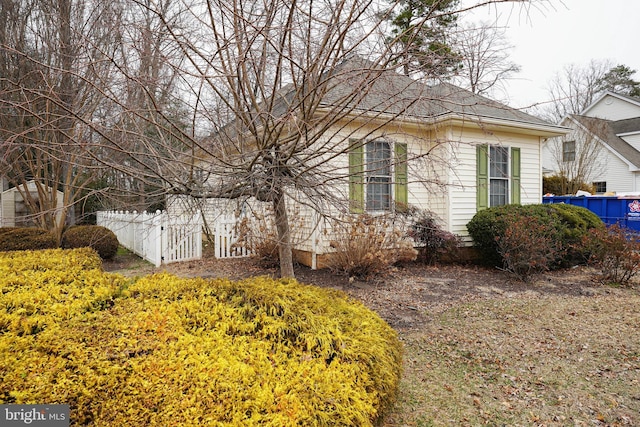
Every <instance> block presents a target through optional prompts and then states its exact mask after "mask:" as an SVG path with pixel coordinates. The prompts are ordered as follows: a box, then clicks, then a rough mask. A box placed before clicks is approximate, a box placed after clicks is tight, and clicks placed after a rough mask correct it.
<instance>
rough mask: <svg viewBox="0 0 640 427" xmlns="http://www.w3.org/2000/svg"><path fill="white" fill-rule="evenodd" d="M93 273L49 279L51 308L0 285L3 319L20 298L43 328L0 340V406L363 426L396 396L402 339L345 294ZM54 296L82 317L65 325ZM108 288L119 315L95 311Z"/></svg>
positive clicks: (204, 422) (192, 421) (185, 422)
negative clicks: (39, 318) (38, 315)
mask: <svg viewBox="0 0 640 427" xmlns="http://www.w3.org/2000/svg"><path fill="white" fill-rule="evenodd" d="M71 254H72V256H77V253H76V252H75V251H74V252H72V253H71ZM25 263H27V262H26V261H25ZM61 264H64V262H61ZM1 265H2V260H0V266H1ZM86 271H87V275H86V276H84V278H83V279H80V280H75V281H74V280H70V279H67V278H66V277H67V276H65V274H66V273H65V271H62V270H58V271H54V270H48V271H41V273H49V274H50V276H47V278H46V279H45V278H44V277H43V278H42V279H38V280H40V283H44V282H45V281H46V284H45V285H43V286H45V287H46V288H47V289H50V290H49V294H50V295H52V297H46V296H45V295H36V294H35V293H34V292H33V291H34V290H35V289H37V288H38V287H39V285H38V284H37V283H36V282H30V283H32V284H28V283H27V281H22V282H20V281H16V280H15V279H10V280H9V281H7V280H6V279H4V276H0V277H2V278H0V287H1V288H2V290H3V291H2V293H1V294H0V312H1V313H3V314H5V313H6V314H8V315H13V312H15V307H16V305H17V304H18V302H17V299H18V298H20V302H19V304H21V306H25V305H31V306H32V307H33V310H35V311H38V312H40V311H41V312H42V316H43V319H42V321H43V325H44V327H42V328H39V329H37V330H32V331H31V333H30V334H24V333H20V330H19V328H18V329H16V328H8V329H5V330H4V332H3V333H2V335H0V403H42V402H46V403H68V404H70V405H71V423H72V425H86V424H90V423H94V424H96V425H105V426H121V425H149V426H169V425H179V426H208V425H216V426H217V425H229V426H233V425H238V426H247V425H267V426H294V425H304V426H312V425H318V426H322V425H343V426H367V425H373V423H374V422H375V421H376V419H377V418H378V417H379V416H380V415H381V413H382V411H383V410H384V409H385V408H386V407H388V405H389V404H390V403H391V402H392V401H393V399H394V398H395V393H396V389H397V385H398V381H399V376H400V367H401V347H400V344H399V341H398V339H397V336H396V334H395V332H394V331H393V330H392V329H391V328H390V327H389V326H388V325H387V324H386V323H385V322H384V321H383V320H381V319H380V318H379V317H378V316H377V315H376V314H375V313H373V312H371V311H370V310H368V309H367V308H366V307H364V306H363V305H362V304H360V303H358V302H356V301H353V300H351V299H349V298H348V297H346V296H345V295H344V294H342V293H339V292H337V291H328V290H324V289H320V288H316V287H312V286H306V285H301V284H298V283H297V282H295V281H293V280H273V279H270V278H266V277H259V278H255V279H251V280H246V281H242V282H231V281H227V280H204V279H180V278H177V277H175V276H171V275H166V274H161V275H153V276H148V277H145V278H142V279H140V280H138V281H137V282H136V283H132V284H129V285H128V286H126V287H125V288H126V289H123V286H124V285H125V282H124V279H122V278H121V277H120V276H114V275H110V274H106V273H102V272H100V270H99V269H96V268H91V267H89V268H88V269H87V270H86ZM37 272H38V271H37V270H30V271H29V270H26V271H23V272H22V273H24V275H28V274H35V273H37ZM54 272H55V273H58V277H60V279H59V281H58V282H56V281H55V280H54V277H55V274H53V273H54ZM94 272H95V273H100V275H97V276H94V275H93V273H94ZM14 276H18V273H16V274H15V275H14ZM34 277H35V276H34ZM38 277H40V276H38ZM12 280H13V281H12ZM56 286H58V287H60V288H62V289H64V292H68V294H67V295H70V296H69V297H68V300H66V301H65V302H66V304H63V305H65V306H67V305H68V306H70V307H71V306H73V307H74V308H72V309H71V308H70V309H68V311H67V312H66V313H63V315H60V314H59V313H58V311H57V310H56V309H53V308H52V306H53V305H54V304H55V303H54V301H60V299H59V298H58V299H56V298H55V297H53V296H55V295H58V294H59V292H58V291H54V290H53V288H55V287H56ZM21 287H30V289H31V290H32V292H31V293H28V292H22V291H21V290H20V288H21ZM87 289H91V290H93V292H86V290H87ZM105 289H110V292H111V294H110V295H111V297H112V301H113V304H111V305H105V304H102V305H100V304H98V305H96V304H95V301H96V300H100V298H102V296H101V295H103V294H104V293H105ZM5 290H7V291H6V292H5ZM83 292H84V293H83ZM14 293H18V294H19V296H17V297H16V296H13V294H14ZM71 295H73V296H74V297H71ZM47 298H48V299H47ZM75 300H80V301H81V303H76V302H75ZM74 304H78V305H77V307H76V306H75V305H74ZM42 307H46V308H42ZM23 314H24V313H23Z"/></svg>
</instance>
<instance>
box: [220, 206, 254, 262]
mask: <svg viewBox="0 0 640 427" xmlns="http://www.w3.org/2000/svg"><path fill="white" fill-rule="evenodd" d="M239 224H240V221H239V220H238V219H237V218H235V217H233V216H220V217H218V218H217V219H216V220H215V226H214V232H213V233H214V234H213V235H214V247H215V257H216V258H241V257H247V256H249V255H250V253H249V249H248V248H247V247H246V246H245V245H244V244H241V243H244V242H239V239H240V233H239V230H238V225H239Z"/></svg>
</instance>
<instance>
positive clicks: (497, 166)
mask: <svg viewBox="0 0 640 427" xmlns="http://www.w3.org/2000/svg"><path fill="white" fill-rule="evenodd" d="M476 166H477V168H476V179H477V199H476V202H477V203H476V205H477V206H476V207H477V209H478V210H480V209H485V208H488V207H491V206H501V205H506V204H510V203H520V148H516V147H506V146H502V145H491V146H488V145H480V146H478V147H477V150H476Z"/></svg>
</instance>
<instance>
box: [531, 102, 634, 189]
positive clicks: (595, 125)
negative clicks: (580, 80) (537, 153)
mask: <svg viewBox="0 0 640 427" xmlns="http://www.w3.org/2000/svg"><path fill="white" fill-rule="evenodd" d="M560 124H561V125H562V126H565V127H568V128H570V129H571V131H570V132H569V133H568V134H566V135H565V136H563V137H560V138H553V139H550V140H548V141H547V142H546V143H545V144H544V146H543V166H544V168H545V170H547V169H548V174H549V175H554V174H559V173H560V172H562V171H563V170H564V171H570V172H571V171H576V170H578V169H581V167H580V164H581V163H584V164H585V165H587V167H586V168H582V169H583V173H580V174H578V175H579V179H581V180H582V181H583V182H586V183H591V184H593V185H594V187H595V190H596V193H598V194H605V193H606V194H623V193H635V192H640V99H638V98H634V97H630V96H625V95H620V94H616V93H613V92H609V91H607V92H605V93H604V94H602V95H601V96H600V97H599V98H598V99H596V100H595V101H594V102H593V103H592V104H591V105H590V106H589V107H587V108H586V109H585V110H584V111H582V112H581V113H580V114H572V115H569V116H567V117H565V118H564V119H563V120H562V122H561V123H560ZM565 174H566V175H567V176H569V177H572V176H575V175H573V174H571V173H568V174H567V173H566V172H565Z"/></svg>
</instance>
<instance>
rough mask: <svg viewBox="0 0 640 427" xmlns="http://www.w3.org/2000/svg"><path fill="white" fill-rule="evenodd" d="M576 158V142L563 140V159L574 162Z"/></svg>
mask: <svg viewBox="0 0 640 427" xmlns="http://www.w3.org/2000/svg"><path fill="white" fill-rule="evenodd" d="M575 159H576V142H575V141H562V161H563V162H573V161H574V160H575Z"/></svg>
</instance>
